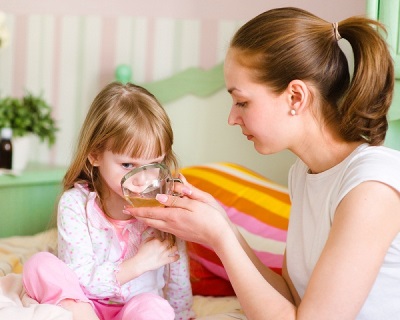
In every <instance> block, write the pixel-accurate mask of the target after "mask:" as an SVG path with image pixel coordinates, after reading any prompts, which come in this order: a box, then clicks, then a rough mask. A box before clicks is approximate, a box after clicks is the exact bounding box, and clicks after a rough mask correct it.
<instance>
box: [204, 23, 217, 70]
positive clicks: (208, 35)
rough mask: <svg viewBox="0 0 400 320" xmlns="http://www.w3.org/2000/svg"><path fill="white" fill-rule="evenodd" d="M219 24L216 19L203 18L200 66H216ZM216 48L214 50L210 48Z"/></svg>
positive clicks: (207, 67)
mask: <svg viewBox="0 0 400 320" xmlns="http://www.w3.org/2000/svg"><path fill="white" fill-rule="evenodd" d="M216 30H218V24H217V21H216V20H203V21H202V22H201V35H200V67H201V68H203V69H206V70H207V69H209V68H211V67H213V66H215V64H216V63H218V61H217V47H218V46H217V39H218V32H216ZM210 48H214V50H210Z"/></svg>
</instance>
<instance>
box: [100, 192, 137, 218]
mask: <svg viewBox="0 0 400 320" xmlns="http://www.w3.org/2000/svg"><path fill="white" fill-rule="evenodd" d="M97 204H98V205H99V207H100V208H101V210H103V212H104V214H105V215H106V216H107V217H109V218H111V219H114V220H129V219H131V218H132V217H130V216H128V215H126V214H124V213H122V210H123V209H124V206H125V205H126V204H127V203H126V201H125V200H124V199H123V198H121V197H120V196H119V195H109V196H108V197H107V199H106V200H103V201H102V203H100V200H99V199H98V198H97Z"/></svg>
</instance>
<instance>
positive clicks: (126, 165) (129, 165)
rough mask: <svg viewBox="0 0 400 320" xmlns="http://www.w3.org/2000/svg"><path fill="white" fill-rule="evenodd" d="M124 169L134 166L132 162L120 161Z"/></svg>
mask: <svg viewBox="0 0 400 320" xmlns="http://www.w3.org/2000/svg"><path fill="white" fill-rule="evenodd" d="M122 167H123V168H124V169H133V168H134V167H135V166H134V165H133V164H132V163H122Z"/></svg>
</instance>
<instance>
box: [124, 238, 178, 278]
mask: <svg viewBox="0 0 400 320" xmlns="http://www.w3.org/2000/svg"><path fill="white" fill-rule="evenodd" d="M177 260H179V252H178V249H177V247H176V246H172V247H170V243H169V242H168V241H162V240H160V239H158V238H148V239H146V240H145V241H143V242H142V244H141V245H140V246H139V250H138V252H137V253H136V255H135V256H134V257H132V258H130V259H128V260H125V261H124V262H122V263H121V265H120V267H119V271H118V273H117V280H118V281H119V283H120V284H121V285H122V284H124V283H126V282H128V281H130V280H132V279H135V278H137V277H139V276H140V275H142V274H143V273H145V272H147V271H150V270H156V269H158V268H160V267H162V266H164V265H167V264H169V263H172V262H175V261H177Z"/></svg>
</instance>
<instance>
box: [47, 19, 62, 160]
mask: <svg viewBox="0 0 400 320" xmlns="http://www.w3.org/2000/svg"><path fill="white" fill-rule="evenodd" d="M53 43H54V60H53V75H52V79H56V81H53V94H52V101H51V105H52V106H53V108H52V110H51V112H52V115H53V117H54V118H55V119H56V120H58V119H59V118H60V108H59V99H60V96H59V93H60V81H62V77H61V72H60V63H61V62H60V61H61V17H59V16H55V17H54V37H53ZM56 150H57V148H51V151H50V164H55V162H56V159H57V151H56Z"/></svg>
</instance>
